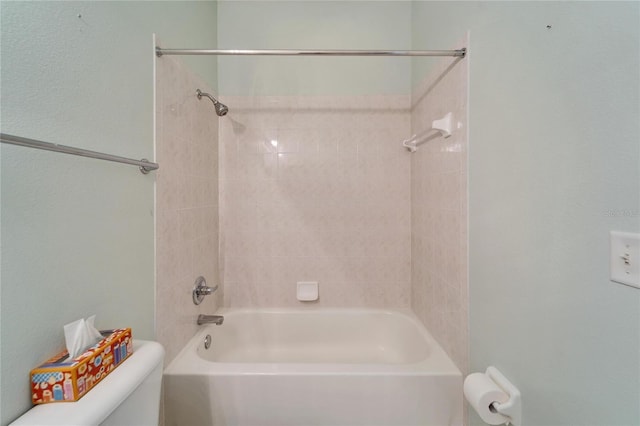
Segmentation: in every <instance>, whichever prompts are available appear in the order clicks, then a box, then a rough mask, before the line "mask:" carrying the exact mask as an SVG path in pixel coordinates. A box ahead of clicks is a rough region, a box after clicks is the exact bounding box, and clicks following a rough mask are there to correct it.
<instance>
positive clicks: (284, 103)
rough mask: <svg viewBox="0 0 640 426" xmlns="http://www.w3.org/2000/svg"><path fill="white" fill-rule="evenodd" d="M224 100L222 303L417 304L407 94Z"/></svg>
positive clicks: (289, 304) (222, 124) (373, 305)
mask: <svg viewBox="0 0 640 426" xmlns="http://www.w3.org/2000/svg"><path fill="white" fill-rule="evenodd" d="M224 102H225V103H226V104H227V105H229V107H230V109H231V112H230V113H229V115H228V116H227V117H225V119H223V120H222V121H221V122H220V125H221V127H220V138H221V139H220V140H221V157H220V158H221V179H222V181H221V191H222V193H221V200H223V201H222V210H221V211H222V218H221V220H222V227H221V229H222V232H221V238H222V240H223V242H222V245H221V247H222V248H221V250H223V253H222V258H223V259H224V265H223V269H224V271H223V274H224V282H225V306H234V307H249V306H263V307H301V306H309V305H311V306H323V307H326V306H331V307H385V308H402V307H409V305H410V292H411V288H410V279H411V275H410V255H411V253H410V251H411V242H410V241H411V209H410V197H411V191H410V188H409V181H410V170H409V167H410V161H411V159H410V156H409V155H408V153H407V152H406V151H405V150H404V149H403V148H402V145H401V141H402V140H403V139H405V138H406V137H407V136H408V130H409V128H410V114H409V104H410V100H409V97H408V96H406V97H405V96H397V97H395V96H354V97H336V96H333V97H251V98H247V97H225V98H224ZM297 281H318V282H319V284H320V299H319V300H318V301H317V302H311V303H309V302H306V303H302V302H298V301H297V299H296V292H295V289H296V282H297Z"/></svg>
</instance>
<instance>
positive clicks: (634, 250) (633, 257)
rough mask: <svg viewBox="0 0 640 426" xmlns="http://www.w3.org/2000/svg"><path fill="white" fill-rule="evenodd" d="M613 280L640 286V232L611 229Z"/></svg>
mask: <svg viewBox="0 0 640 426" xmlns="http://www.w3.org/2000/svg"><path fill="white" fill-rule="evenodd" d="M610 262H611V281H615V282H617V283H620V284H625V285H629V286H631V287H637V288H640V234H632V233H630V232H618V231H611V260H610Z"/></svg>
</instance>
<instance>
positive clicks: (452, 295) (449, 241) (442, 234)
mask: <svg viewBox="0 0 640 426" xmlns="http://www.w3.org/2000/svg"><path fill="white" fill-rule="evenodd" d="M466 45H468V44H467V43H466V42H465V43H464V44H461V47H462V46H466ZM468 64H469V61H468V60H466V59H449V58H445V59H442V60H441V61H440V62H439V63H438V65H437V66H436V67H435V69H434V71H433V72H432V73H431V74H430V76H429V77H427V78H426V79H425V80H424V81H423V82H422V84H420V85H419V87H418V88H417V89H416V90H415V91H414V94H413V99H412V109H411V127H412V133H413V134H421V133H423V132H425V130H426V129H429V128H430V126H431V123H432V122H433V120H437V119H440V118H442V117H444V115H445V114H446V113H448V112H451V113H453V123H454V125H453V131H452V134H451V136H450V137H449V138H446V139H445V138H442V137H436V138H434V139H433V140H430V141H429V142H427V143H425V144H423V145H421V146H419V147H418V150H417V151H416V152H415V153H413V154H412V156H411V230H412V233H411V258H412V262H411V282H412V285H411V289H412V296H411V306H412V308H413V311H414V312H415V313H416V315H418V317H419V318H420V319H421V320H422V322H423V323H424V324H425V325H426V327H427V329H428V330H429V331H430V332H431V334H433V336H434V337H435V338H436V339H437V340H438V342H439V343H440V344H441V345H442V347H443V348H444V349H445V350H446V351H447V353H448V354H449V356H450V357H451V358H452V359H453V361H454V362H455V363H456V365H457V366H458V368H460V370H462V372H463V374H466V373H468V369H469V367H468V365H469V361H468V358H469V344H468V340H469V337H468V335H469V332H468V316H469V315H468V306H469V302H468V278H467V135H468V132H467V128H468V125H467V123H468V120H467V87H468V83H467V82H468V66H469V65H468Z"/></svg>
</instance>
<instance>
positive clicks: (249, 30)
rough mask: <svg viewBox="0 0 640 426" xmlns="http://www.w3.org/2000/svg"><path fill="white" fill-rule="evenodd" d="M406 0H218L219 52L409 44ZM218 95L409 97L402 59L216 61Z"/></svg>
mask: <svg viewBox="0 0 640 426" xmlns="http://www.w3.org/2000/svg"><path fill="white" fill-rule="evenodd" d="M410 13H411V2H409V1H222V2H220V3H219V5H218V48H220V49H410V48H411V28H410V25H409V24H410V22H411V15H410ZM219 65H220V66H219V77H220V80H219V84H220V91H221V93H222V94H224V95H256V96H260V95H278V96H286V95H362V94H407V95H408V94H409V91H410V72H411V69H410V65H411V60H410V59H409V58H371V57H368V58H365V57H338V58H331V57H320V58H317V57H316V58H314V57H282V56H278V57H255V56H254V57H231V56H223V57H220V58H219Z"/></svg>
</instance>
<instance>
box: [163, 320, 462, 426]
mask: <svg viewBox="0 0 640 426" xmlns="http://www.w3.org/2000/svg"><path fill="white" fill-rule="evenodd" d="M218 314H220V315H224V317H225V320H224V324H222V325H220V326H217V325H207V326H203V327H202V330H201V331H200V332H198V333H197V334H196V336H194V338H193V339H191V341H189V343H188V344H187V345H186V347H185V348H184V349H183V350H182V351H181V352H180V354H179V355H178V356H177V357H176V359H175V360H174V361H173V362H172V363H171V364H170V365H169V366H168V367H167V368H166V370H165V373H164V374H165V376H164V380H165V424H166V425H167V426H174V425H176V426H177V425H180V426H189V425H197V426H206V425H215V426H221V425H243V426H311V425H326V426H329V425H331V426H343V425H345V426H346V425H363V426H364V425H366V426H374V425H380V426H400V425H420V426H425V425H438V426H444V425H461V424H462V374H461V373H460V371H459V370H458V369H457V368H456V366H455V365H454V364H453V362H452V361H451V360H450V359H449V358H448V357H447V355H446V354H445V353H444V351H443V350H442V349H441V348H440V347H439V346H438V344H437V343H436V342H435V340H434V339H433V338H432V337H431V335H430V334H429V333H428V332H427V330H425V328H424V327H423V326H422V325H421V324H420V322H419V321H418V320H417V319H416V318H415V317H414V316H413V315H412V314H407V313H400V312H394V311H382V310H222V311H220V312H218ZM206 335H211V338H212V339H211V342H212V343H211V347H210V348H209V349H208V350H207V349H205V348H204V340H205V336H206Z"/></svg>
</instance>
